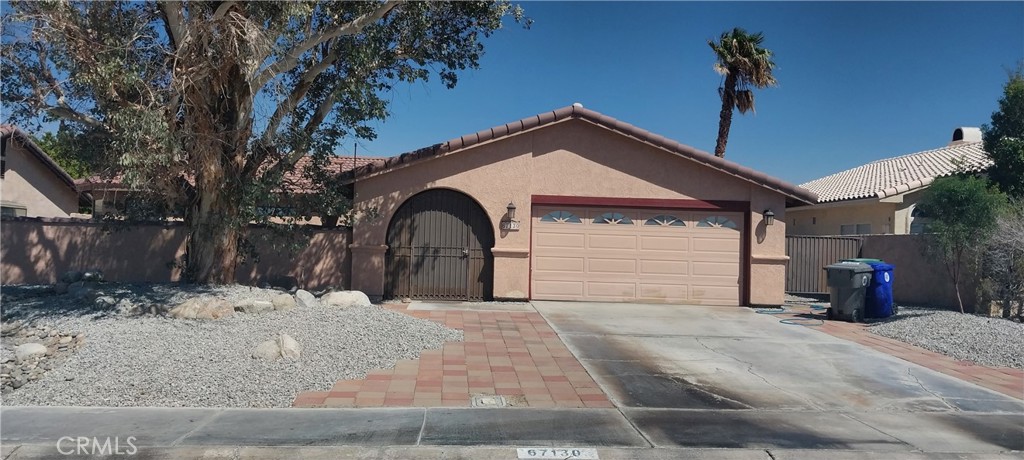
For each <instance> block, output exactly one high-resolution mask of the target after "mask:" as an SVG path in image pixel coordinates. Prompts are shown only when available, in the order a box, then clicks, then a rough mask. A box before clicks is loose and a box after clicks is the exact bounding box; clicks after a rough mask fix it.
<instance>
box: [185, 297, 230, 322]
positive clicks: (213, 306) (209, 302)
mask: <svg viewBox="0 0 1024 460" xmlns="http://www.w3.org/2000/svg"><path fill="white" fill-rule="evenodd" d="M234 311H235V309H234V308H233V307H232V306H231V304H230V303H228V302H227V301H226V300H224V299H217V298H209V297H206V298H204V297H193V298H191V299H188V300H186V301H184V302H182V303H180V304H178V306H176V307H174V308H172V309H171V311H169V312H168V313H169V314H170V315H171V316H173V317H175V318H180V319H219V318H224V317H228V316H231V315H232V314H234Z"/></svg>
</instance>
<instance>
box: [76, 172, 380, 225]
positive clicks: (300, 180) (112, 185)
mask: <svg viewBox="0 0 1024 460" xmlns="http://www.w3.org/2000/svg"><path fill="white" fill-rule="evenodd" d="M310 161H311V160H310V158H309V157H304V158H301V159H299V161H298V163H296V165H295V168H294V171H292V172H290V173H288V174H286V175H285V178H284V184H285V187H286V188H287V190H288V191H289V192H291V193H305V192H308V191H312V190H311V189H312V187H313V185H312V183H311V182H310V181H309V179H307V178H305V177H303V176H302V174H301V171H302V170H303V168H305V166H306V164H307V163H309V162H310ZM381 161H383V159H381V158H368V157H355V156H351V157H349V156H335V157H331V158H330V163H329V164H328V165H327V167H326V168H325V170H326V171H327V172H328V173H329V174H333V175H340V174H342V173H344V172H347V171H350V170H352V169H354V168H357V167H360V166H365V165H368V164H373V163H376V162H381ZM75 184H76V186H77V188H78V190H79V191H80V192H83V193H84V192H88V193H89V194H91V196H92V198H93V202H92V205H93V206H92V212H93V215H95V216H103V215H105V214H118V213H123V212H124V211H125V207H126V206H127V204H128V203H129V202H130V201H131V200H132V199H134V198H135V197H137V196H138V194H139V193H140V192H142V191H140V190H136V189H132V188H131V187H129V186H128V185H126V184H124V183H123V182H122V181H121V178H120V176H115V177H112V178H104V177H101V176H93V177H88V178H84V179H78V180H76V181H75ZM278 205H279V203H275V204H268V205H267V206H265V207H264V210H265V211H266V212H267V213H268V214H271V215H274V216H287V215H290V214H289V213H290V209H288V208H287V207H284V206H278ZM307 223H309V224H312V225H320V220H319V218H314V219H313V220H312V221H310V222H307Z"/></svg>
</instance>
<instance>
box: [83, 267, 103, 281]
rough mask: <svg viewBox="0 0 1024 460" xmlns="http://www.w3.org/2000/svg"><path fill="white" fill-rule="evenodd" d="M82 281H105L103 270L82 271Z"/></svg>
mask: <svg viewBox="0 0 1024 460" xmlns="http://www.w3.org/2000/svg"><path fill="white" fill-rule="evenodd" d="M82 281H91V282H98V281H103V272H102V271H100V270H89V271H87V272H85V273H82Z"/></svg>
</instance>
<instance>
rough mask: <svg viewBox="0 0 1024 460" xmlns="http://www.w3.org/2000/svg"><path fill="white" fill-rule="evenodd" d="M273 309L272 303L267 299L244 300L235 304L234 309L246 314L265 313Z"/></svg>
mask: <svg viewBox="0 0 1024 460" xmlns="http://www.w3.org/2000/svg"><path fill="white" fill-rule="evenodd" d="M273 309H274V304H273V303H271V302H270V301H267V300H244V301H242V302H239V303H237V304H235V307H234V310H235V311H241V312H245V313H248V314H258V313H266V312H268V311H271V310H273Z"/></svg>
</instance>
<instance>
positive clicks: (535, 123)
mask: <svg viewBox="0 0 1024 460" xmlns="http://www.w3.org/2000/svg"><path fill="white" fill-rule="evenodd" d="M568 119H578V120H584V121H587V122H590V123H593V124H595V125H598V126H601V127H603V128H606V129H609V130H612V131H615V132H618V133H620V134H622V135H625V136H628V137H632V138H634V139H636V140H638V141H640V142H643V143H646V144H649V145H652V146H654V147H657V148H660V149H663V150H666V151H669V152H671V153H674V154H676V155H679V156H681V157H683V158H686V159H689V160H692V161H694V162H697V163H700V164H703V165H704V166H707V167H709V168H712V169H715V170H718V171H721V172H723V173H726V174H729V175H732V176H735V177H738V178H740V179H743V180H745V181H748V182H752V183H754V184H757V185H760V186H762V187H765V188H768V189H771V190H774V191H776V192H779V193H781V194H783V195H785V196H787V197H789V198H791V199H793V200H795V201H797V202H800V203H803V204H811V203H815V202H816V201H817V195H815V194H814V193H813V192H811V191H809V190H807V189H804V188H801V187H798V186H796V185H793V184H791V183H789V182H786V181H784V180H781V179H778V178H775V177H772V176H769V175H767V174H765V173H762V172H759V171H755V170H753V169H751V168H748V167H746V166H741V165H739V164H737V163H733V162H732V161H729V160H726V159H723V158H718V157H716V156H714V155H712V154H710V153H707V152H704V151H702V150H698V149H696V148H693V147H690V146H688V145H684V144H681V143H679V142H676V141H674V140H671V139H668V138H666V137H663V136H659V135H657V134H654V133H652V132H650V131H646V130H644V129H641V128H638V127H636V126H633V125H631V124H628V123H624V122H621V121H619V120H616V119H614V118H612V117H609V116H607V115H603V114H601V113H599V112H596V111H593V110H590V109H585V108H583V107H582V106H578V105H572V106H569V107H562V108H560V109H557V110H553V111H550V112H544V113H541V114H538V115H534V116H532V117H527V118H523V119H521V120H518V121H513V122H511V123H506V124H504V125H499V126H495V127H493V128H490V129H485V130H483V131H479V132H477V133H474V134H468V135H465V136H461V137H457V138H455V139H451V140H448V141H446V142H442V143H440V144H434V145H431V146H429V147H424V148H421V149H418V150H414V151H412V152H408V153H403V154H401V155H397V156H394V157H391V158H388V159H387V160H386V161H383V162H380V163H376V164H371V165H366V166H361V167H359V168H356V169H355V170H353V172H352V174H353V177H354V179H353V177H350V178H349V180H359V178H360V177H363V176H367V175H369V174H374V173H378V172H385V171H388V170H390V169H392V168H394V167H396V166H399V165H403V164H408V163H414V162H418V161H421V160H424V159H427V158H431V157H435V156H440V155H445V154H449V153H454V152H458V151H461V150H464V149H468V148H469V147H472V146H474V145H476V144H479V143H482V142H488V141H493V140H498V139H502V138H504V137H507V136H512V135H515V134H518V133H521V132H525V131H529V130H531V129H536V128H539V127H542V126H545V125H549V124H553V123H556V122H560V121H563V120H568Z"/></svg>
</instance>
